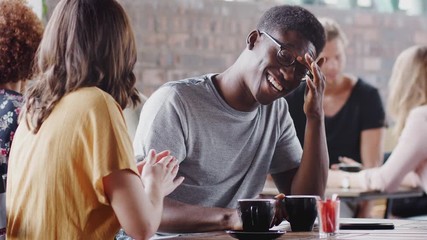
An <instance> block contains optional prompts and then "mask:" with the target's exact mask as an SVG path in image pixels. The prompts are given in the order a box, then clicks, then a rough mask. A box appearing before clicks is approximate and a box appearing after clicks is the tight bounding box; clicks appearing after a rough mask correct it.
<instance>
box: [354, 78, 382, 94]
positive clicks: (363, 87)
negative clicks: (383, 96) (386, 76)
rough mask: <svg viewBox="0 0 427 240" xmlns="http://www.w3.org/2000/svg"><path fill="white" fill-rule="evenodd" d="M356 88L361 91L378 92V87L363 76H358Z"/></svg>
mask: <svg viewBox="0 0 427 240" xmlns="http://www.w3.org/2000/svg"><path fill="white" fill-rule="evenodd" d="M355 89H358V90H359V91H361V92H373V91H374V92H378V88H377V87H375V86H374V85H372V84H371V83H369V82H367V81H365V80H364V79H362V78H357V80H356V85H355Z"/></svg>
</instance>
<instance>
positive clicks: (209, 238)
mask: <svg viewBox="0 0 427 240" xmlns="http://www.w3.org/2000/svg"><path fill="white" fill-rule="evenodd" d="M340 221H341V222H343V223H353V222H366V223H372V222H375V223H393V224H394V226H395V229H393V230H340V231H339V232H338V234H337V235H335V236H334V237H332V239H427V221H415V220H398V219H371V218H370V219H364V218H357V219H356V218H343V219H340ZM274 229H276V230H283V231H286V233H285V234H283V235H282V236H281V237H279V238H277V239H279V240H280V239H320V238H319V232H318V228H317V226H315V228H314V229H313V231H311V232H292V231H290V227H289V223H288V222H286V221H284V222H283V223H282V224H281V225H279V226H277V227H275V228H274ZM164 239H201V240H219V239H222V240H232V239H235V238H233V237H231V236H230V235H228V234H227V233H226V232H225V231H216V232H205V233H191V234H182V235H174V236H170V237H167V238H164Z"/></svg>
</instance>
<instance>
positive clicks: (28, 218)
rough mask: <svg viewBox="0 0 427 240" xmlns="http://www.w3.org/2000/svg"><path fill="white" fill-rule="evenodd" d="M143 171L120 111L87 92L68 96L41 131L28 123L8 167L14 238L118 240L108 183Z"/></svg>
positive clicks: (104, 97)
mask: <svg viewBox="0 0 427 240" xmlns="http://www.w3.org/2000/svg"><path fill="white" fill-rule="evenodd" d="M119 169H130V170H131V171H133V172H135V174H138V171H137V168H136V163H135V161H134V154H133V149H132V143H131V141H130V138H129V135H128V133H127V128H126V125H125V122H124V118H123V115H122V111H121V108H120V106H119V105H118V104H117V103H116V102H115V100H114V99H113V98H112V97H111V96H110V95H109V94H107V93H105V92H104V91H102V90H100V89H99V88H96V87H87V88H82V89H79V90H77V91H75V92H72V93H70V94H68V95H66V96H65V97H63V98H62V99H61V100H60V102H59V103H58V104H57V106H56V107H55V108H54V110H53V111H52V113H51V114H50V116H49V117H48V118H47V119H46V121H45V122H44V123H43V125H42V126H41V128H40V131H39V132H38V133H37V134H35V135H34V134H33V133H31V132H30V131H29V130H28V128H27V125H26V124H25V123H24V122H22V123H21V124H20V125H19V127H18V130H17V132H16V135H15V138H14V140H13V146H12V149H11V154H10V159H9V169H8V181H7V193H6V209H7V221H8V224H7V239H113V238H114V235H115V233H117V231H118V230H119V227H120V226H119V222H118V220H117V218H116V217H115V215H114V212H113V209H112V208H111V206H110V204H109V203H108V200H107V199H106V196H105V193H104V189H103V183H102V178H103V177H105V176H107V175H109V174H110V173H111V172H112V171H114V170H119Z"/></svg>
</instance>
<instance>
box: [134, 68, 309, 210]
mask: <svg viewBox="0 0 427 240" xmlns="http://www.w3.org/2000/svg"><path fill="white" fill-rule="evenodd" d="M212 76H213V74H209V75H205V76H201V77H196V78H190V79H185V80H180V81H173V82H168V83H166V84H164V85H163V86H162V87H160V88H159V89H158V90H157V91H156V92H155V93H153V94H152V95H151V97H150V98H149V99H148V100H147V102H146V103H145V105H144V107H143V109H142V112H141V116H140V120H139V124H138V128H137V131H136V134H135V140H134V149H135V154H137V155H143V156H146V154H147V153H148V151H149V149H151V148H153V149H155V150H156V151H157V152H160V151H162V150H167V149H169V150H171V153H172V155H174V156H176V157H177V159H178V160H179V161H180V162H181V163H180V167H179V173H178V175H179V176H184V177H185V181H184V182H183V184H182V185H180V186H179V187H178V188H177V189H176V190H175V191H174V192H173V193H171V194H170V195H169V197H170V198H172V199H175V200H178V201H181V202H184V203H188V204H194V205H201V206H205V207H229V208H235V207H236V206H237V199H240V198H252V197H255V196H257V195H258V194H259V193H260V192H261V190H262V188H263V186H264V183H265V179H266V176H267V174H268V173H279V172H283V171H287V170H290V169H294V168H297V167H298V166H299V163H300V160H301V156H302V149H301V146H300V144H299V142H298V138H297V137H296V133H295V128H294V125H293V122H292V119H291V117H290V115H289V112H288V107H287V103H286V100H285V99H283V98H282V99H278V100H276V101H274V102H273V103H272V104H270V105H261V106H259V107H258V108H256V109H255V110H254V111H251V112H241V111H237V110H235V109H233V108H231V107H230V106H229V105H227V103H226V102H225V101H224V100H223V99H222V97H221V96H220V95H219V93H218V92H217V90H216V88H215V87H214V85H213V83H212V79H211V78H212Z"/></svg>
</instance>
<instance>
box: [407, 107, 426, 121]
mask: <svg viewBox="0 0 427 240" xmlns="http://www.w3.org/2000/svg"><path fill="white" fill-rule="evenodd" d="M409 117H410V118H423V119H426V120H427V105H422V106H418V107H415V108H413V109H412V110H411V111H410V113H409Z"/></svg>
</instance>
